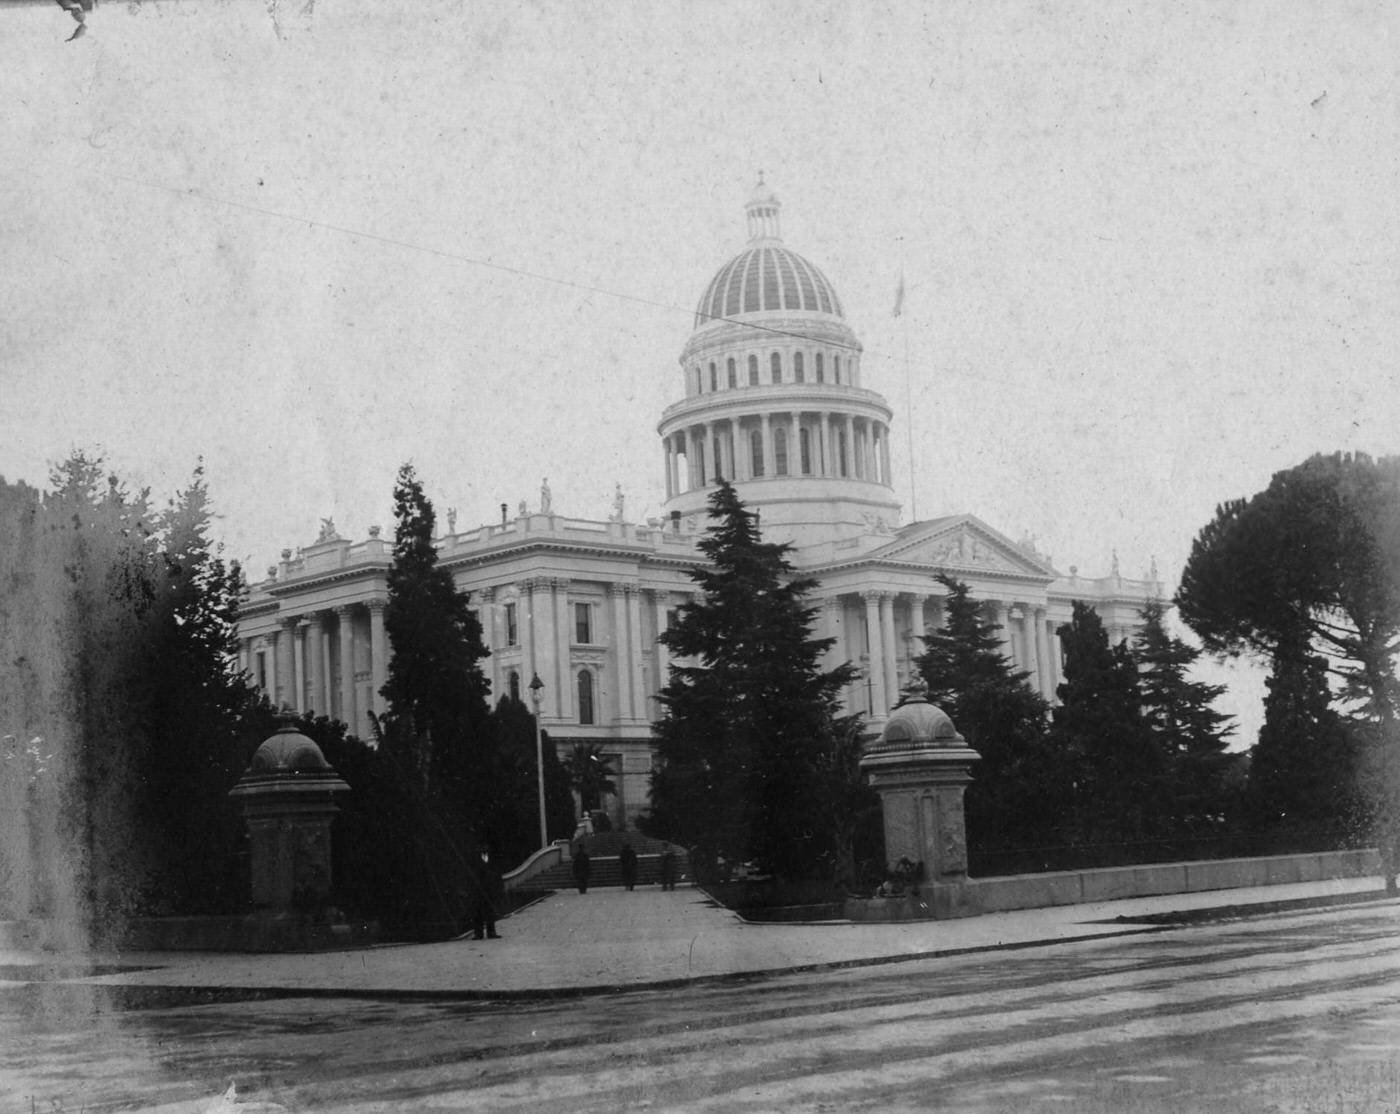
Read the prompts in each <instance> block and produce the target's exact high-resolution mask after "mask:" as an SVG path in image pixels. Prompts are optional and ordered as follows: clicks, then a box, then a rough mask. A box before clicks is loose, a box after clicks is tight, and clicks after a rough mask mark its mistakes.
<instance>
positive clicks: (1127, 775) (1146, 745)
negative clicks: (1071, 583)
mask: <svg viewBox="0 0 1400 1114" xmlns="http://www.w3.org/2000/svg"><path fill="white" fill-rule="evenodd" d="M1060 638H1061V641H1062V643H1063V645H1064V653H1065V666H1064V678H1065V679H1064V683H1063V684H1062V685H1060V687H1059V693H1058V695H1059V698H1060V705H1059V707H1057V708H1055V710H1054V712H1053V713H1052V716H1051V729H1050V743H1051V746H1052V747H1053V749H1054V750H1055V752H1056V756H1057V760H1058V761H1059V763H1060V764H1061V768H1062V769H1063V771H1064V772H1065V774H1066V775H1067V776H1068V777H1069V779H1070V783H1069V786H1068V793H1067V794H1066V796H1065V802H1066V804H1067V805H1068V809H1067V815H1066V818H1067V820H1068V831H1067V835H1068V837H1069V840H1070V841H1071V842H1075V843H1081V842H1082V843H1095V844H1106V843H1124V842H1129V843H1133V842H1140V841H1144V840H1150V839H1153V838H1156V837H1157V836H1159V835H1160V834H1162V832H1163V831H1164V828H1165V827H1166V824H1165V821H1166V812H1167V809H1166V802H1167V798H1168V780H1167V779H1168V768H1167V760H1166V754H1165V752H1164V751H1163V750H1162V749H1161V748H1160V747H1159V746H1158V745H1157V742H1156V740H1155V738H1154V737H1153V734H1152V732H1151V731H1150V730H1149V729H1148V726H1147V723H1146V722H1145V720H1144V717H1143V712H1142V692H1141V688H1140V685H1139V680H1138V666H1137V662H1136V661H1134V660H1133V656H1132V654H1131V653H1130V652H1129V650H1128V647H1127V645H1126V644H1125V643H1122V642H1120V643H1119V644H1118V645H1117V646H1110V645H1109V642H1108V633H1107V631H1105V630H1104V626H1103V623H1102V622H1101V621H1100V619H1099V616H1098V613H1097V612H1096V611H1094V609H1093V608H1092V607H1089V606H1088V605H1086V604H1083V603H1080V602H1079V601H1077V600H1076V601H1075V603H1074V612H1073V616H1072V618H1071V620H1070V622H1069V623H1067V624H1066V625H1065V626H1063V627H1061V628H1060Z"/></svg>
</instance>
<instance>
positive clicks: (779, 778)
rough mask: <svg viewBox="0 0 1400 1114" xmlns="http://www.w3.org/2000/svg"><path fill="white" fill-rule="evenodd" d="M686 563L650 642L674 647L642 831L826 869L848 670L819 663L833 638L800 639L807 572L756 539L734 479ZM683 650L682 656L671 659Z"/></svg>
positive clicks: (719, 492) (711, 850)
mask: <svg viewBox="0 0 1400 1114" xmlns="http://www.w3.org/2000/svg"><path fill="white" fill-rule="evenodd" d="M710 518H711V524H710V526H709V528H708V530H707V531H706V537H705V538H704V539H703V540H702V541H701V542H700V550H701V552H703V553H704V555H705V556H706V558H708V561H709V563H708V565H707V566H705V567H701V568H698V569H695V570H693V571H692V572H691V574H690V575H691V578H692V579H693V580H694V581H695V582H696V583H697V584H698V585H699V587H700V590H701V596H700V598H699V599H698V600H694V601H691V602H688V603H686V604H684V605H683V606H682V607H681V608H680V612H679V618H678V621H677V622H676V624H675V625H674V626H673V627H671V629H670V630H668V631H666V632H665V633H664V634H663V635H662V641H663V642H664V644H665V645H666V646H667V647H668V648H669V649H670V651H671V653H672V655H673V656H674V657H675V658H676V659H680V660H679V661H678V662H677V663H675V664H673V665H672V668H671V677H670V682H669V683H668V684H667V685H666V687H665V688H664V689H663V690H662V693H661V697H660V699H661V703H662V706H663V707H664V708H665V717H664V718H663V719H662V720H661V721H660V722H658V723H657V724H655V725H654V727H653V731H654V735H655V740H656V753H657V759H658V762H659V766H658V769H657V771H656V773H655V774H654V775H653V777H652V787H651V816H650V817H649V818H648V821H647V828H648V830H649V831H651V832H653V833H655V834H657V835H661V836H664V837H665V838H668V839H673V840H675V841H677V842H680V843H684V844H687V845H689V846H691V847H693V848H694V849H695V854H696V857H697V860H698V861H699V862H700V863H702V864H704V863H713V862H715V861H716V860H717V858H718V857H719V856H724V857H725V858H726V859H729V860H730V861H746V860H750V859H753V860H756V861H758V862H760V863H761V864H762V865H763V866H764V867H766V868H767V869H770V870H772V871H774V872H776V873H778V874H780V875H783V876H785V877H812V876H816V875H818V874H820V873H822V872H823V871H826V872H830V871H831V870H832V869H833V866H832V864H833V855H834V848H833V839H832V830H831V829H832V826H831V824H830V822H829V820H828V818H827V816H826V815H825V810H826V809H827V808H828V807H829V805H830V798H829V795H828V793H827V785H826V782H825V780H824V777H823V773H822V770H823V765H824V764H828V765H829V761H828V758H827V757H826V756H827V752H828V751H829V750H830V748H831V747H832V746H834V745H835V735H834V730H833V719H834V716H835V712H836V701H837V694H838V693H839V692H840V690H841V688H842V687H843V686H844V685H846V684H849V683H850V680H851V679H852V678H853V677H854V676H855V671H854V670H853V669H852V668H851V666H850V665H849V664H844V665H841V666H839V667H837V668H836V669H831V670H825V671H824V670H822V669H821V667H820V661H821V658H822V655H823V654H824V653H825V652H826V651H827V650H828V649H829V647H830V646H831V644H832V640H831V639H824V638H812V637H811V636H810V630H811V625H812V621H813V618H814V616H815V609H814V608H812V607H810V606H808V605H807V602H806V601H807V597H808V596H809V594H810V593H811V592H812V591H813V589H815V587H816V582H815V581H814V580H811V579H809V578H803V577H796V576H794V575H793V568H792V565H791V564H790V563H789V561H788V559H787V554H788V553H789V552H790V547H789V546H786V545H776V544H772V543H765V542H763V541H762V540H761V539H760V536H759V531H758V525H757V516H756V515H754V514H753V513H751V512H749V511H748V510H746V509H745V508H744V505H743V503H742V502H741V501H740V499H739V497H738V495H737V494H736V493H735V491H734V488H733V486H732V485H730V484H729V483H727V482H725V481H721V482H720V484H719V487H718V488H717V489H716V491H715V492H714V494H713V495H712V496H711V498H710ZM682 663H685V664H682Z"/></svg>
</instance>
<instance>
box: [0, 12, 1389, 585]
mask: <svg viewBox="0 0 1400 1114" xmlns="http://www.w3.org/2000/svg"><path fill="white" fill-rule="evenodd" d="M311 8H312V4H310V3H306V0H294V2H288V0H279V2H277V3H268V2H267V0H224V2H219V0H208V2H203V3H192V2H183V0H164V2H152V0H145V2H139V3H130V4H118V3H112V2H108V3H105V4H101V5H99V7H98V8H97V9H96V10H95V11H94V12H93V14H92V15H90V16H89V17H88V27H89V32H88V34H87V35H86V36H85V37H83V38H80V39H78V40H76V41H74V42H65V41H64V39H65V38H66V37H67V36H68V35H69V34H70V33H71V32H72V30H73V27H74V24H73V22H72V21H71V20H70V19H69V17H68V16H67V15H66V14H65V13H64V12H62V11H61V10H59V9H58V8H57V6H56V5H37V6H36V5H32V4H31V5H23V6H15V5H7V4H4V3H0V21H2V22H0V42H3V43H4V48H5V49H4V54H5V63H4V66H3V67H0V95H3V98H4V104H5V105H6V109H5V112H4V114H3V122H2V123H0V129H3V130H0V254H2V256H3V264H4V265H3V267H0V322H2V323H0V405H2V406H3V410H2V411H0V415H2V416H0V423H3V424H2V425H0V475H3V476H4V477H5V478H6V479H9V480H15V479H25V480H28V481H30V482H31V483H35V484H39V483H42V482H43V480H44V479H45V476H46V475H47V472H48V469H49V467H50V465H51V464H52V463H53V462H54V461H56V460H58V459H60V458H62V457H63V456H65V455H67V453H68V452H69V451H70V450H71V449H73V448H77V447H86V448H89V449H95V450H97V451H100V452H102V453H104V454H105V455H106V458H107V460H108V462H109V464H110V465H111V466H112V467H113V468H114V469H115V470H116V471H117V472H118V473H120V474H121V475H123V476H125V477H127V478H128V479H129V480H130V481H131V482H132V483H134V484H137V485H150V486H151V488H152V489H153V493H154V494H155V495H156V496H157V497H158V498H160V499H162V500H163V499H165V498H167V497H168V496H169V495H171V494H172V493H173V492H174V491H175V489H176V488H178V487H179V486H181V485H182V484H183V483H184V482H185V481H186V479H187V478H188V476H189V474H190V471H191V470H192V468H193V467H194V465H195V462H196V459H197V458H198V457H200V456H202V457H203V458H204V460H205V464H206V467H207V470H208V479H209V484H210V487H211V489H212V493H213V496H214V500H215V502H216V505H217V507H218V508H219V510H220V512H221V513H222V515H223V516H224V517H223V518H222V520H221V522H220V530H221V534H222V537H223V539H224V541H225V542H226V545H227V547H228V552H229V553H230V554H231V555H232V556H236V557H239V558H242V559H246V560H247V561H248V562H249V563H250V565H251V567H252V568H253V569H255V570H261V569H262V568H263V567H264V566H266V565H267V564H269V563H270V562H272V561H273V560H275V559H276V556H277V553H278V551H279V550H280V549H282V548H283V547H284V546H297V545H305V544H308V543H310V542H311V541H312V540H314V538H315V536H316V532H317V525H318V520H319V519H320V518H321V517H323V516H333V517H334V519H335V522H336V525H337V526H338V527H339V529H340V531H341V533H342V534H345V535H347V536H350V537H355V538H359V537H363V536H364V533H365V530H366V528H367V527H368V526H370V525H371V524H383V525H384V526H385V527H386V528H389V527H391V526H392V500H391V490H392V485H393V479H394V473H395V471H396V469H397V468H398V466H399V464H400V463H402V462H403V461H405V460H409V459H411V460H412V461H413V462H414V463H415V465H416V466H417V468H418V470H419V473H420V475H421V477H422V478H423V480H424V481H425V483H426V486H427V490H428V493H429V495H430V496H431V497H432V498H433V499H434V501H435V502H436V504H437V506H438V510H439V513H440V515H441V514H443V513H445V511H446V509H447V508H448V507H456V508H457V510H458V527H459V528H466V527H469V526H473V525H476V524H478V523H480V522H482V521H488V520H495V519H496V518H497V517H498V515H499V512H498V510H497V507H498V504H499V503H501V502H507V503H509V504H510V506H511V509H512V511H513V510H514V508H515V506H516V504H517V503H518V502H519V501H520V500H521V499H527V500H529V501H530V503H531V504H532V505H534V504H535V503H537V501H538V492H539V485H540V481H541V479H542V478H543V477H545V476H547V477H549V480H550V485H551V487H552V489H553V493H554V505H555V507H556V509H558V510H560V511H562V512H563V513H565V514H568V515H575V516H580V517H595V518H603V517H605V516H606V515H607V514H608V513H609V511H610V510H611V500H612V492H613V485H614V483H615V482H620V483H621V484H622V486H623V489H624V491H625V492H626V494H627V498H628V509H629V517H638V516H643V515H645V514H647V513H653V514H654V513H656V511H657V510H658V508H659V504H660V502H661V500H662V499H663V497H664V489H663V486H662V485H663V479H662V477H663V471H662V463H661V462H662V454H661V449H660V444H659V441H658V439H657V437H656V432H655V426H656V422H657V419H658V417H659V415H660V412H661V410H662V409H663V408H664V407H665V406H666V405H667V404H668V403H670V402H672V401H674V400H676V399H677V398H679V397H681V394H682V382H681V376H680V371H679V368H678V365H677V364H676V358H677V356H678V355H679V353H680V350H681V346H682V345H683V344H684V342H685V340H686V337H687V336H688V334H689V331H690V329H691V326H692V318H693V314H694V309H695V304H696V302H697V300H698V298H699V296H700V293H701V291H702V290H703V288H704V286H705V285H706V283H707V282H708V280H709V279H710V277H711V275H712V274H713V273H714V271H715V270H716V269H717V268H718V267H719V266H720V265H721V264H722V263H723V262H725V261H726V260H727V259H728V258H730V257H731V256H732V255H733V254H735V253H736V252H738V251H739V250H740V249H741V248H742V247H743V243H744V236H745V230H744V224H743V219H742V205H743V202H744V200H745V199H746V197H747V196H748V193H749V191H750V189H751V188H752V186H753V184H754V182H755V180H756V178H757V174H758V171H759V170H760V169H761V170H763V171H764V173H765V175H766V178H767V181H768V183H769V184H770V185H771V186H772V187H773V188H774V190H775V191H776V192H777V194H778V196H779V198H780V199H781V201H782V204H783V212H782V221H783V232H784V239H785V241H786V243H787V244H788V245H789V246H790V247H792V248H793V249H794V250H796V251H798V252H799V253H801V254H802V255H804V256H806V257H807V258H809V259H810V260H812V261H813V262H814V263H816V264H817V265H818V266H819V267H821V268H822V269H823V270H824V271H825V273H826V274H827V276H828V277H829V278H830V279H831V281H832V282H833V284H834V285H835V286H836V289H837V291H838V292H839V294H840V296H841V298H842V301H843V302H844V305H845V309H846V313H847V317H848V319H849V321H850V323H851V325H852V327H853V328H854V329H855V331H856V333H857V335H858V336H859V337H860V338H861V340H862V342H863V343H864V345H865V347H866V355H865V364H864V366H865V383H866V385H867V386H870V387H873V388H874V389H876V390H878V391H881V392H882V393H884V394H885V396H886V397H887V398H888V399H889V401H890V402H891V404H892V405H893V406H894V409H895V415H896V416H895V423H896V428H895V431H894V437H893V449H894V457H895V468H896V476H897V481H898V488H897V490H898V493H899V495H900V497H901V498H902V499H903V500H904V505H905V521H909V520H911V519H912V518H913V517H916V516H917V517H919V518H925V517H932V516H934V515H938V514H945V513H957V512H970V513H973V514H976V515H978V516H979V517H980V518H982V519H984V520H985V521H986V522H988V523H989V524H991V525H992V526H994V527H995V528H997V529H999V530H1001V531H1002V532H1004V533H1006V534H1009V535H1010V536H1011V537H1012V538H1013V539H1019V538H1020V537H1022V536H1023V535H1025V534H1032V535H1034V536H1035V537H1036V538H1037V539H1038V544H1039V545H1040V548H1041V549H1042V550H1043V551H1045V552H1048V553H1049V554H1050V555H1051V556H1052V558H1053V560H1054V561H1055V563H1056V564H1057V565H1058V566H1059V567H1060V568H1061V569H1067V568H1068V567H1069V566H1070V565H1076V566H1078V567H1079V570H1080V572H1081V573H1083V574H1086V575H1099V574H1102V573H1104V572H1106V571H1107V569H1108V566H1109V561H1110V556H1111V553H1112V551H1113V550H1115V549H1116V550H1117V551H1118V553H1119V554H1120V556H1121V560H1122V567H1123V571H1124V573H1125V575H1139V574H1140V573H1141V571H1142V570H1143V569H1145V568H1146V567H1147V566H1148V564H1149V562H1150V561H1151V560H1152V559H1153V557H1155V558H1156V559H1157V562H1158V565H1159V567H1160V568H1161V571H1162V573H1163V576H1164V577H1165V578H1166V579H1167V580H1168V582H1169V584H1170V585H1171V586H1173V587H1174V585H1175V580H1176V577H1177V576H1178V575H1179V573H1180V569H1181V565H1182V562H1183V561H1184V559H1185V557H1186V554H1187V552H1188V550H1189V546H1190V542H1191V539H1192V537H1193V536H1194V534H1195V532H1196V530H1198V529H1199V528H1200V527H1201V526H1202V525H1203V524H1204V523H1205V522H1206V521H1207V520H1208V519H1209V518H1210V516H1211V514H1212V512H1213V509H1214V507H1215V506H1216V504H1217V503H1218V502H1220V501H1221V500H1223V499H1228V498H1232V497H1235V496H1240V495H1247V494H1249V493H1251V492H1253V491H1255V490H1258V489H1259V488H1260V487H1262V486H1263V485H1264V484H1266V483H1267V482H1268V478H1269V476H1270V474H1271V473H1272V472H1274V471H1275V470H1277V469H1279V468H1283V467H1288V466H1290V465H1292V464H1295V463H1297V462H1299V461H1300V460H1302V459H1304V458H1305V457H1306V456H1308V455H1309V454H1311V453H1313V452H1317V451H1332V450H1336V449H1360V450H1365V451H1367V452H1371V453H1376V454H1389V453H1394V452H1397V451H1400V392H1398V391H1397V369H1398V368H1400V362H1397V355H1400V323H1398V318H1397V306H1400V231H1398V226H1400V203H1397V198H1400V188H1397V187H1400V107H1397V106H1400V97H1398V96H1397V93H1400V85H1398V84H1397V64H1398V63H1397V59H1398V58H1400V7H1397V6H1395V5H1393V4H1390V5H1388V4H1382V3H1376V4H1366V3H1356V4H1349V5H1343V4H1340V3H1338V4H1280V3H1277V2H1276V0H1263V2H1260V3H1240V4H1228V3H1215V4H1201V5H1189V4H1171V5H1152V4H1149V5H1127V4H1107V3H1105V4H1093V3H1077V4H1069V5H1041V4H1032V3H1029V2H1025V3H995V2H988V0H974V2H969V3H951V2H950V3H937V4H932V3H930V4H925V5H916V4H912V3H909V4H904V3H894V4H873V3H864V4H863V3H849V2H843V3H831V4H820V3H808V4H796V3H767V4H753V3H748V2H745V3H734V4H726V3H696V2H694V0H691V2H688V3H684V4H680V3H676V4H665V3H657V2H654V0H648V2H645V3H631V4H629V3H623V2H610V3H606V4H604V3H592V4H589V3H584V4H580V3H577V2H573V0H571V2H560V3H537V4H511V3H491V4H481V3H478V4H466V3H456V2H448V0H439V2H436V3H432V4H426V3H421V2H420V0H315V3H314V11H307V10H306V9H311ZM269 9H272V14H270V12H269ZM901 270H902V271H903V274H904V276H905V282H906V286H907V296H906V300H905V309H906V314H905V316H904V317H902V318H899V319H895V318H893V317H892V315H891V309H892V306H893V301H894V293H895V288H896V286H897V284H898V281H899V276H900V273H901ZM906 351H907V353H908V362H907V364H906V360H905V353H906ZM906 372H907V374H906ZM911 445H912V466H911ZM914 512H916V514H915V513H914Z"/></svg>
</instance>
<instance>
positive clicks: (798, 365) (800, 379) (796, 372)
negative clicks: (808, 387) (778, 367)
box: [792, 352, 807, 383]
mask: <svg viewBox="0 0 1400 1114" xmlns="http://www.w3.org/2000/svg"><path fill="white" fill-rule="evenodd" d="M792 381H793V382H794V383H805V382H807V376H806V374H805V373H804V372H803V370H802V353H801V352H794V353H793V354H792Z"/></svg>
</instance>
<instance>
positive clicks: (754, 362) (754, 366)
mask: <svg viewBox="0 0 1400 1114" xmlns="http://www.w3.org/2000/svg"><path fill="white" fill-rule="evenodd" d="M749 386H750V387H757V386H758V357H757V356H750V357H749Z"/></svg>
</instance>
